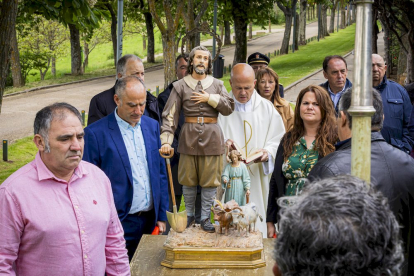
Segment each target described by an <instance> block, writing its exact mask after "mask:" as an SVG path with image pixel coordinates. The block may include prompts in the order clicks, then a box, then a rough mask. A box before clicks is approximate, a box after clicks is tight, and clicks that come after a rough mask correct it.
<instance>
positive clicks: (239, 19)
mask: <svg viewBox="0 0 414 276" xmlns="http://www.w3.org/2000/svg"><path fill="white" fill-rule="evenodd" d="M294 1H297V0H294ZM273 3H274V0H230V1H227V2H226V3H225V10H226V11H227V12H228V11H229V10H230V11H231V15H232V17H233V22H234V29H235V30H234V31H235V36H236V48H235V51H234V60H233V64H237V63H240V62H246V58H247V37H246V35H247V24H248V22H250V21H253V23H254V24H256V25H261V26H263V27H264V26H265V25H266V24H267V20H268V18H269V13H271V11H272V9H273Z"/></svg>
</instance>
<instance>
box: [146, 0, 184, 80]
mask: <svg viewBox="0 0 414 276" xmlns="http://www.w3.org/2000/svg"><path fill="white" fill-rule="evenodd" d="M148 4H149V8H150V11H151V14H152V17H153V18H154V21H155V23H156V24H157V26H158V29H159V30H160V32H161V35H162V46H163V53H164V55H163V63H164V88H166V87H167V86H168V84H170V83H171V82H172V81H173V80H175V64H174V63H175V53H176V45H175V32H176V31H177V29H178V25H179V23H180V17H181V13H182V12H183V7H184V1H178V2H177V5H176V8H175V15H174V16H173V12H174V11H173V10H172V5H171V1H170V0H163V2H162V10H163V12H164V15H165V24H164V23H163V22H162V20H161V18H160V15H159V14H158V12H157V9H156V5H155V0H148Z"/></svg>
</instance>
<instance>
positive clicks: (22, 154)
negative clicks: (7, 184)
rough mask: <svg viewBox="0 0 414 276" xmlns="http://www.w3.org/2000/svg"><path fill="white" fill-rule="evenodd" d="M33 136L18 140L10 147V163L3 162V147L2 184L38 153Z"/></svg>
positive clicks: (0, 153)
mask: <svg viewBox="0 0 414 276" xmlns="http://www.w3.org/2000/svg"><path fill="white" fill-rule="evenodd" d="M32 140H33V136H30V137H26V138H22V139H19V140H17V141H16V142H15V143H13V144H12V145H9V150H8V153H9V161H8V162H5V161H3V146H2V148H1V150H0V156H1V157H2V159H1V161H0V183H3V182H4V180H6V178H7V177H9V175H11V174H12V173H14V172H15V171H16V170H18V169H19V168H20V167H22V166H24V165H26V164H27V163H29V162H30V161H32V160H33V159H34V157H35V155H36V153H37V148H36V146H35V144H34V143H33V141H32Z"/></svg>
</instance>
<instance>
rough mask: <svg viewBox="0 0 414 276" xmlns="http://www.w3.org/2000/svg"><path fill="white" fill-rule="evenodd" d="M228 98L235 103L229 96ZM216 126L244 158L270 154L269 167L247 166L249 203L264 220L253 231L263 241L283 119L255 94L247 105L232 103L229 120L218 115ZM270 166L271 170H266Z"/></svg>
mask: <svg viewBox="0 0 414 276" xmlns="http://www.w3.org/2000/svg"><path fill="white" fill-rule="evenodd" d="M230 96H231V97H233V99H234V95H233V93H232V92H230ZM218 123H219V125H220V126H221V128H222V130H223V134H224V138H225V139H231V140H233V141H234V142H236V143H237V145H239V146H240V147H241V148H242V150H243V151H244V153H245V154H246V155H248V154H250V153H252V152H254V151H256V150H257V149H265V150H267V152H268V153H269V154H270V156H269V160H270V162H269V163H271V164H268V162H266V163H253V162H252V163H251V165H250V166H248V171H249V174H250V181H251V183H250V202H254V203H255V204H256V206H257V211H258V213H259V214H260V215H261V216H262V217H263V222H261V221H260V219H257V222H256V229H259V230H260V231H261V232H262V233H263V236H264V237H266V236H267V228H266V209H267V199H268V196H269V182H270V177H271V173H272V172H273V160H275V158H276V152H277V148H278V146H279V143H280V139H281V138H282V137H283V135H284V134H285V127H284V125H283V120H282V117H280V114H279V113H278V112H277V111H276V109H275V108H274V106H273V104H272V103H271V102H270V101H269V100H266V99H264V98H262V97H261V96H260V95H259V94H258V93H257V92H256V90H254V92H253V94H252V96H251V98H250V100H249V102H247V103H245V104H242V103H239V102H237V101H236V99H235V110H234V112H233V113H232V114H231V115H229V116H221V115H219V117H218ZM269 165H272V167H271V168H268V166H269Z"/></svg>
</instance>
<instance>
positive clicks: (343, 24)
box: [340, 5, 346, 29]
mask: <svg viewBox="0 0 414 276" xmlns="http://www.w3.org/2000/svg"><path fill="white" fill-rule="evenodd" d="M345 17H346V16H345V5H343V6H342V7H341V26H340V28H341V29H345Z"/></svg>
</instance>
